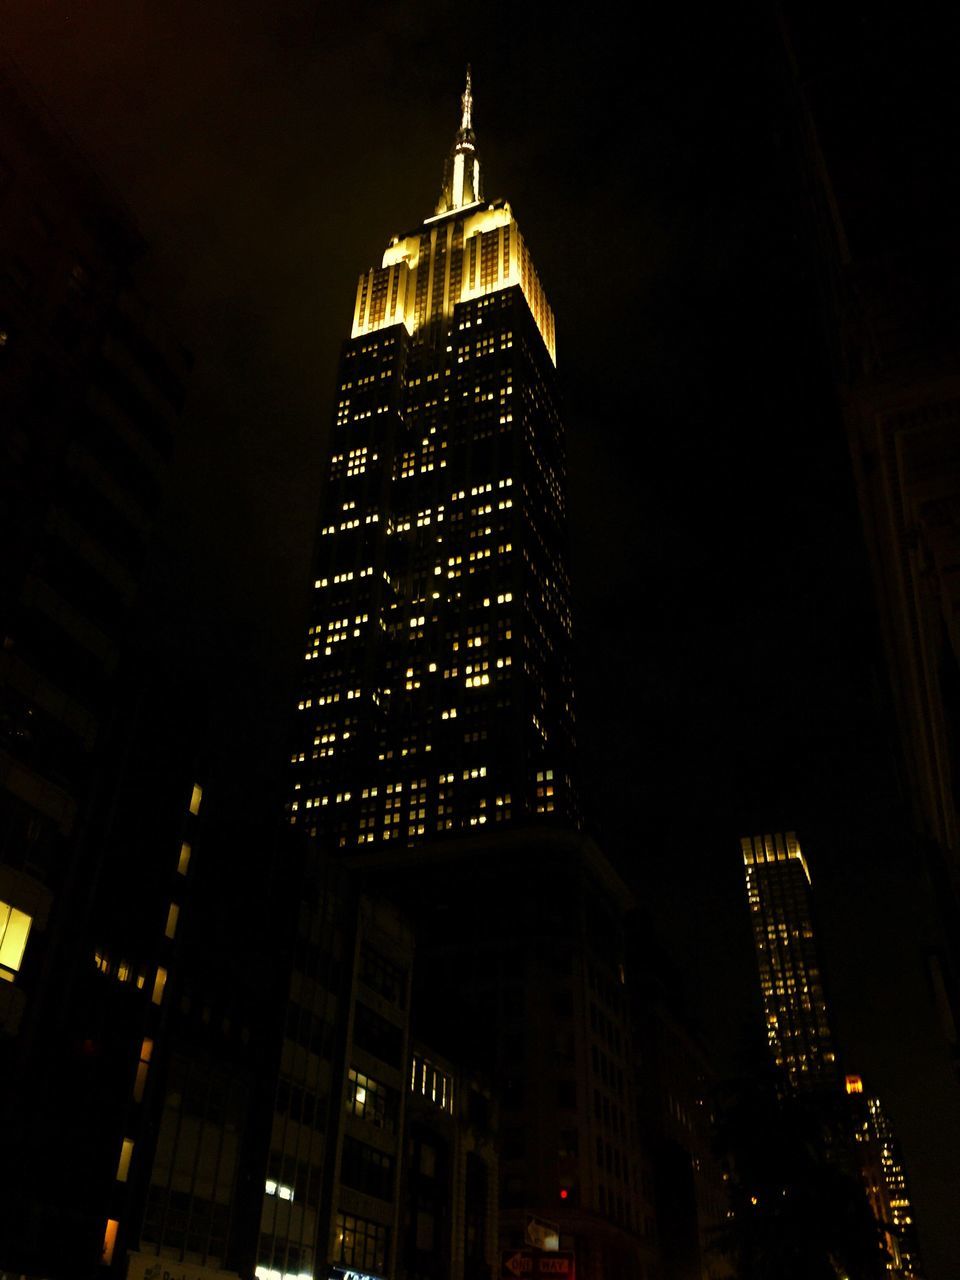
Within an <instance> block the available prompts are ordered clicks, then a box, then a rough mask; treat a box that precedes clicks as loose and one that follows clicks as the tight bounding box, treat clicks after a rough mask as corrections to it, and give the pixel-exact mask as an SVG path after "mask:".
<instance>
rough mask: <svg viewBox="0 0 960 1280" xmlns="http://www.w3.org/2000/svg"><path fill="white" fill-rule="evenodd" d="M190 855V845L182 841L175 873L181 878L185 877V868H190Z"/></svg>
mask: <svg viewBox="0 0 960 1280" xmlns="http://www.w3.org/2000/svg"><path fill="white" fill-rule="evenodd" d="M190 854H191V848H190V845H188V844H187V843H186V841H184V843H183V844H182V845H181V846H180V860H179V861H178V862H177V873H178V874H179V875H181V876H185V875H186V874H187V868H188V867H189V866H190Z"/></svg>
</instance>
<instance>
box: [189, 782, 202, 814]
mask: <svg viewBox="0 0 960 1280" xmlns="http://www.w3.org/2000/svg"><path fill="white" fill-rule="evenodd" d="M202 799H203V787H201V786H200V784H199V782H195V783H194V784H193V792H192V794H191V796H190V812H191V813H194V814H195V813H199V812H200V801H201V800H202Z"/></svg>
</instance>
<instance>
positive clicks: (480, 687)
mask: <svg viewBox="0 0 960 1280" xmlns="http://www.w3.org/2000/svg"><path fill="white" fill-rule="evenodd" d="M472 113H473V100H472V92H471V85H470V78H469V73H468V78H467V85H466V90H465V92H464V94H463V98H462V115H461V121H460V128H459V129H458V131H457V134H456V138H455V141H454V145H453V147H452V149H451V152H450V154H449V156H448V159H447V163H446V168H445V173H444V181H443V186H442V190H441V195H440V199H439V201H438V204H437V207H436V210H435V212H434V213H433V214H432V215H431V216H430V217H428V218H426V219H425V220H424V222H422V223H421V224H420V225H419V226H418V227H416V228H414V229H413V230H412V231H410V232H408V233H405V234H403V235H398V236H394V237H393V238H392V239H391V241H390V243H389V245H388V246H387V249H386V251H385V253H384V255H383V260H382V263H381V265H380V266H379V267H374V268H372V269H371V270H370V271H368V272H367V273H365V274H364V275H363V276H361V278H360V281H359V285H358V288H357V295H356V302H355V306H354V314H353V326H352V332H351V336H350V338H349V339H348V340H347V341H346V342H345V344H344V347H343V353H342V359H341V365H340V376H339V383H338V397H337V406H336V412H335V421H334V424H333V431H332V440H331V446H330V459H329V473H328V480H327V486H326V491H325V495H324V498H323V503H322V508H321V528H320V532H319V538H318V545H317V552H316V558H315V569H314V596H313V603H312V606H311V616H310V623H309V631H308V636H307V643H306V648H305V654H304V671H303V679H302V682H301V689H300V694H299V698H298V711H297V716H298V730H297V740H296V745H295V750H294V752H293V758H292V762H291V784H290V786H291V789H290V797H289V804H288V817H289V822H290V824H291V825H292V826H293V827H294V828H295V829H298V830H300V831H302V832H303V833H304V835H305V836H306V838H307V839H308V840H309V841H311V842H314V843H315V844H316V846H317V847H318V848H319V849H321V850H326V851H328V852H329V853H330V854H331V855H332V856H334V857H337V858H339V859H340V860H342V861H344V862H346V863H348V864H349V866H350V867H351V868H352V869H353V870H354V871H355V872H356V873H357V875H358V876H359V877H361V880H362V882H363V883H364V884H365V887H366V889H367V891H368V892H371V893H374V892H375V893H376V894H378V895H383V896H386V897H387V898H389V899H390V900H392V901H394V902H396V903H397V904H399V905H400V906H401V908H402V909H403V911H404V913H405V915H406V917H407V918H408V919H409V920H410V921H411V922H412V925H413V928H414V933H415V936H416V962H415V965H414V981H413V1024H412V1031H413V1033H414V1034H415V1035H416V1036H417V1037H418V1038H421V1039H423V1040H424V1041H425V1042H426V1043H427V1044H430V1045H433V1046H435V1048H436V1049H437V1050H438V1051H439V1052H440V1053H442V1054H444V1055H446V1056H448V1057H449V1058H450V1059H452V1060H453V1061H456V1062H458V1063H460V1064H463V1065H466V1064H469V1067H470V1069H471V1070H477V1071H480V1072H481V1073H483V1074H484V1075H485V1076H486V1077H487V1078H491V1079H494V1080H496V1081H497V1082H498V1086H499V1092H500V1121H501V1130H502V1147H501V1162H500V1163H501V1169H500V1184H499V1185H500V1208H501V1216H500V1223H501V1232H500V1235H501V1243H502V1244H503V1245H504V1247H515V1246H521V1245H523V1243H524V1238H525V1237H524V1233H525V1224H526V1217H527V1214H528V1213H530V1212H534V1213H537V1214H540V1215H542V1216H545V1217H546V1218H548V1219H549V1220H557V1221H558V1223H559V1227H560V1231H559V1234H560V1245H561V1250H567V1251H573V1252H575V1253H576V1259H577V1261H576V1265H577V1270H578V1272H579V1274H580V1275H581V1276H584V1277H592V1276H596V1277H599V1276H601V1275H603V1276H605V1277H607V1280H613V1278H615V1277H620V1276H623V1277H624V1280H626V1277H628V1276H629V1277H631V1280H634V1278H636V1277H642V1278H644V1280H646V1277H648V1276H649V1277H652V1276H653V1274H654V1272H653V1269H652V1268H653V1259H654V1257H655V1229H654V1223H653V1212H652V1207H651V1205H650V1204H649V1203H648V1201H647V1199H646V1196H645V1192H644V1187H643V1179H642V1173H641V1169H640V1162H639V1159H638V1157H637V1122H636V1118H635V1117H636V1107H635V1106H634V1102H633V1089H634V1081H633V1076H632V1072H631V1071H630V1069H629V1066H630V1061H631V1036H630V1029H629V1010H628V1003H627V999H626V988H625V982H626V973H625V968H624V932H623V918H624V914H625V912H626V911H627V909H628V908H629V906H630V904H631V899H630V895H629V893H628V892H627V890H626V888H625V886H624V885H623V884H622V882H621V881H620V879H619V877H618V876H617V875H616V874H615V872H614V871H613V869H612V868H611V867H610V865H609V864H608V863H607V861H606V859H605V857H604V856H603V854H602V853H601V851H600V850H599V849H598V848H597V847H596V846H595V845H594V844H593V843H592V842H590V841H589V840H587V839H585V838H584V836H583V835H582V834H581V831H580V828H581V819H580V806H579V800H578V795H577V785H576V776H575V770H574V762H573V751H574V705H573V703H574V693H573V683H572V676H571V668H572V661H571V616H570V603H569V582H568V572H567V554H566V514H565V460H564V438H563V425H562V420H561V415H560V408H559V395H558V386H557V375H556V341H555V331H554V319H553V313H552V311H551V309H550V306H549V304H548V302H547V300H546V297H545V295H544V291H543V288H542V286H541V284H540V281H539V278H538V276H537V273H536V270H535V268H534V265H533V262H532V259H531V256H530V252H529V250H528V248H527V245H526V243H525V241H524V239H523V237H522V235H521V233H520V230H519V228H518V226H517V222H516V219H515V218H514V216H513V212H512V210H511V208H510V205H509V204H507V203H506V202H505V201H503V200H488V199H487V198H485V197H484V195H483V179H482V172H481V166H480V161H479V158H478V154H477V149H476V138H475V135H474V131H473V121H472ZM317 909H318V908H317V905H316V903H315V902H313V900H312V899H311V898H310V895H309V894H306V895H305V898H304V911H305V912H307V913H311V912H312V913H314V914H313V918H314V919H316V911H317ZM319 927H320V926H319V924H318V925H317V928H319ZM354 1223H355V1225H354V1232H355V1233H356V1235H355V1237H354V1238H356V1239H359V1238H360V1234H361V1233H365V1238H366V1237H370V1238H375V1239H376V1240H379V1241H380V1242H381V1247H380V1252H379V1253H377V1255H376V1261H377V1264H378V1265H376V1266H370V1267H368V1268H365V1269H368V1270H372V1271H373V1272H374V1273H376V1274H393V1271H392V1270H391V1268H392V1267H393V1265H394V1263H393V1260H394V1259H395V1258H397V1256H398V1255H397V1252H396V1247H395V1246H396V1242H395V1239H394V1234H393V1233H394V1227H393V1226H392V1225H391V1224H389V1223H387V1222H386V1221H385V1220H384V1219H383V1217H382V1215H380V1214H375V1213H374V1212H373V1210H372V1209H371V1210H370V1211H369V1212H366V1211H363V1210H362V1209H360V1208H358V1209H357V1210H356V1212H355V1218H354ZM407 1230H409V1224H408V1227H407ZM383 1232H386V1234H383ZM378 1233H379V1234H378ZM320 1247H321V1248H322V1241H321V1246H320ZM407 1256H408V1257H409V1255H407ZM326 1262H329V1263H331V1264H334V1265H341V1266H355V1267H356V1266H360V1265H361V1264H360V1261H359V1259H358V1257H357V1254H356V1246H355V1245H351V1244H349V1243H348V1237H347V1236H346V1235H344V1236H343V1237H342V1238H341V1237H340V1236H339V1235H336V1234H335V1235H334V1236H333V1237H332V1242H331V1253H330V1254H329V1255H328V1257H327V1258H325V1259H324V1258H322V1257H321V1256H319V1254H318V1256H317V1259H316V1265H317V1267H322V1266H323V1265H324V1263H326ZM475 1262H476V1260H475ZM381 1263H382V1266H381V1265H380V1264H381ZM476 1265H479V1264H476ZM489 1265H490V1260H489V1259H487V1260H486V1261H485V1262H484V1263H483V1266H489ZM288 1269H290V1268H289V1266H288ZM481 1269H482V1268H481ZM484 1274H486V1273H484Z"/></svg>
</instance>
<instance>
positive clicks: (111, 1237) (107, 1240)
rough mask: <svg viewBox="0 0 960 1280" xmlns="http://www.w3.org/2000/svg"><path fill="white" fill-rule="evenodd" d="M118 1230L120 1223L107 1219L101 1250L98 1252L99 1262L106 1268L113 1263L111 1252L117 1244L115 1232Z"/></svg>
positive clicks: (113, 1219) (114, 1219)
mask: <svg viewBox="0 0 960 1280" xmlns="http://www.w3.org/2000/svg"><path fill="white" fill-rule="evenodd" d="M119 1229H120V1223H119V1222H118V1221H117V1219H116V1218H108V1219H107V1227H106V1230H105V1231H104V1233H103V1248H102V1249H101V1251H100V1261H101V1262H102V1263H103V1265H104V1266H106V1267H109V1266H110V1264H111V1262H113V1250H114V1247H115V1246H116V1243H117V1231H118V1230H119Z"/></svg>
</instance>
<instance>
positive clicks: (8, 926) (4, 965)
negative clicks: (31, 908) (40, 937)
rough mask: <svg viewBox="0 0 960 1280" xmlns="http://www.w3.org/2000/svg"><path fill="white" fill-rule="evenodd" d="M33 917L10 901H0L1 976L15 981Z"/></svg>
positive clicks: (9, 980)
mask: <svg viewBox="0 0 960 1280" xmlns="http://www.w3.org/2000/svg"><path fill="white" fill-rule="evenodd" d="M32 923H33V917H32V916H28V915H27V913H26V912H25V911H18V910H17V908H16V907H12V906H11V905H10V904H9V902H0V978H4V979H6V981H7V982H12V981H13V975H14V973H16V972H17V970H18V969H19V968H20V962H21V961H22V960H23V953H24V950H25V949H26V946H27V935H28V934H29V933H30V926H31V924H32Z"/></svg>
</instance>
